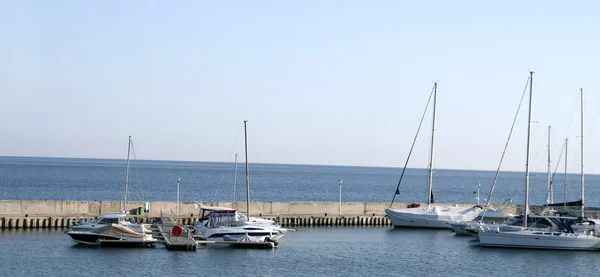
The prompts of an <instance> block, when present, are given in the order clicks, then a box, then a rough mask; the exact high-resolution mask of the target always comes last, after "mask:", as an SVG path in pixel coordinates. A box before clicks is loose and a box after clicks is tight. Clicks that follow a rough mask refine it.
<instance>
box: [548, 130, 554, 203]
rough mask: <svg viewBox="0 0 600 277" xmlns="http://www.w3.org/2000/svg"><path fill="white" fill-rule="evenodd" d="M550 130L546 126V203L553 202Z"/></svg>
mask: <svg viewBox="0 0 600 277" xmlns="http://www.w3.org/2000/svg"><path fill="white" fill-rule="evenodd" d="M551 130H552V126H548V192H547V194H546V195H547V196H546V204H552V203H553V202H554V199H553V198H554V197H553V196H552V160H551V159H550V157H551V155H550V132H551Z"/></svg>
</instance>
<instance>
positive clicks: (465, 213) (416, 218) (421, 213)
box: [385, 206, 477, 229]
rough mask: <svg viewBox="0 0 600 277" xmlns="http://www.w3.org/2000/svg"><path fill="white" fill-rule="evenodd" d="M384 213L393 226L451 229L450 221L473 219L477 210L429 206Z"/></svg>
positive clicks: (387, 210)
mask: <svg viewBox="0 0 600 277" xmlns="http://www.w3.org/2000/svg"><path fill="white" fill-rule="evenodd" d="M385 213H386V214H387V216H388V218H389V219H390V221H391V222H392V225H394V227H413V228H435V229H452V227H451V226H450V223H449V222H450V221H469V220H473V219H475V217H476V216H477V210H476V209H475V208H473V207H471V208H464V207H449V206H429V207H419V208H407V209H396V210H390V209H386V210H385Z"/></svg>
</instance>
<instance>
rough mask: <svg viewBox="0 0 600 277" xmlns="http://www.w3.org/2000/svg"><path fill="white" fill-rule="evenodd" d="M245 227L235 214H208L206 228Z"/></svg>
mask: <svg viewBox="0 0 600 277" xmlns="http://www.w3.org/2000/svg"><path fill="white" fill-rule="evenodd" d="M243 225H245V223H244V221H243V220H240V218H239V217H238V216H237V214H236V213H235V212H219V213H216V212H213V213H210V214H209V217H208V222H207V223H206V227H208V228H218V227H221V226H243Z"/></svg>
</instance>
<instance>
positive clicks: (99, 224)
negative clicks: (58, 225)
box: [71, 211, 150, 233]
mask: <svg viewBox="0 0 600 277" xmlns="http://www.w3.org/2000/svg"><path fill="white" fill-rule="evenodd" d="M126 216H127V213H126V212H124V211H119V212H109V213H106V214H103V215H100V216H98V218H96V219H95V220H90V221H84V222H81V223H79V224H78V225H75V226H72V227H71V229H72V230H73V231H80V232H100V231H101V230H103V229H104V228H105V227H107V226H110V225H111V224H117V225H121V226H125V227H127V228H129V229H131V230H133V231H135V232H138V233H145V232H150V229H149V228H150V224H140V223H135V222H131V221H127V220H125V217H126Z"/></svg>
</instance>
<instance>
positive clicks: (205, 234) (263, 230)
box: [194, 120, 288, 241]
mask: <svg viewBox="0 0 600 277" xmlns="http://www.w3.org/2000/svg"><path fill="white" fill-rule="evenodd" d="M247 122H248V121H247V120H244V141H245V145H244V148H245V153H246V215H244V214H241V213H238V212H237V211H236V210H235V209H232V208H224V207H214V206H203V205H201V204H196V208H198V209H200V210H201V212H202V217H201V218H200V220H199V221H198V224H196V225H195V226H194V232H195V233H196V234H198V235H200V239H203V240H215V241H220V240H230V241H231V240H242V241H243V240H246V239H248V237H251V238H253V240H258V241H277V240H278V239H280V238H281V237H283V236H284V235H285V234H286V233H287V231H288V230H287V229H285V228H281V227H280V226H279V225H277V224H276V223H275V222H274V221H272V220H267V219H262V218H255V217H250V181H249V174H248V139H247V137H248V136H247V132H246V123H247Z"/></svg>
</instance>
